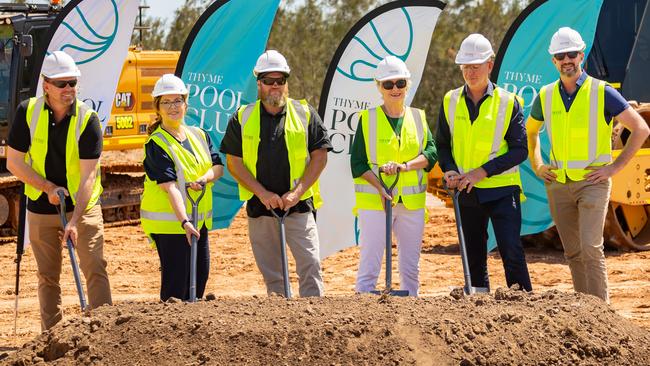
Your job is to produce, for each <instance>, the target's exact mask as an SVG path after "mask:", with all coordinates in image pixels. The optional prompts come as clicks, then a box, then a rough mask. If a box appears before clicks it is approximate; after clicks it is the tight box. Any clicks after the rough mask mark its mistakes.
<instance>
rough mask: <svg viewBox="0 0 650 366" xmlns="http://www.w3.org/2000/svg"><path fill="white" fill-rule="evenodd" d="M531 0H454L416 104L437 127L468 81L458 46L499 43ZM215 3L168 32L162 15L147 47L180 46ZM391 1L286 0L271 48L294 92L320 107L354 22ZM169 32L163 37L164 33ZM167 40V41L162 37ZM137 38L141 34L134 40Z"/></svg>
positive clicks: (193, 5)
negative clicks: (480, 40) (453, 93)
mask: <svg viewBox="0 0 650 366" xmlns="http://www.w3.org/2000/svg"><path fill="white" fill-rule="evenodd" d="M531 1H532V0H449V4H448V5H447V7H446V8H445V10H444V11H443V12H442V13H441V15H440V18H439V20H438V24H437V25H436V29H435V31H434V33H433V37H432V39H431V45H430V48H429V52H428V55H427V63H426V66H425V69H424V74H423V76H422V80H421V82H420V86H419V87H418V91H417V94H416V96H415V99H414V101H413V105H414V106H416V107H419V108H423V109H424V110H426V112H427V117H428V120H429V122H430V124H431V125H432V127H435V122H436V121H437V116H438V110H439V108H440V104H441V101H442V98H443V96H444V94H445V93H446V92H447V91H448V90H450V89H453V88H456V87H458V86H460V85H462V84H463V79H462V75H461V73H460V70H459V68H458V66H456V65H455V64H454V58H455V55H456V49H457V48H458V47H459V46H460V43H461V41H462V40H463V38H465V37H466V36H467V35H468V34H470V33H482V34H483V35H485V36H486V37H487V38H488V39H489V40H490V41H491V42H492V44H493V47H494V49H495V52H496V51H497V50H498V48H499V44H500V43H501V40H502V39H503V36H504V35H505V32H506V31H507V30H508V28H509V27H510V24H511V23H512V22H513V21H514V20H515V18H516V17H517V16H518V14H519V13H520V12H521V11H522V10H523V8H524V7H525V6H526V5H528V4H529V3H530V2H531ZM210 2H211V1H208V0H186V2H185V4H184V5H183V6H182V7H181V8H179V9H178V10H177V11H176V13H175V14H174V20H173V21H172V22H171V25H170V26H169V27H168V30H167V32H164V30H165V29H164V28H165V26H164V23H163V22H162V20H161V19H156V18H147V22H148V24H150V25H151V26H152V29H151V31H150V32H147V33H150V34H147V35H146V36H145V39H144V41H143V48H144V49H158V48H162V49H168V50H180V49H181V48H182V47H183V44H184V42H185V39H186V38H187V36H188V34H189V32H190V30H191V29H192V27H193V26H194V23H195V22H196V21H197V19H198V18H199V16H200V15H201V13H202V12H203V11H204V10H205V8H207V6H208V5H209V3H210ZM386 2H388V1H387V0H384V1H372V0H302V1H298V0H285V1H283V2H282V3H281V5H280V9H279V10H278V13H277V15H276V17H275V21H274V23H273V28H272V30H271V34H270V37H269V42H268V48H269V49H277V50H278V51H280V52H281V53H282V54H283V55H285V57H287V60H288V62H289V65H290V66H291V69H292V72H291V79H290V95H291V96H293V97H295V98H306V99H307V100H308V101H309V102H310V103H311V104H312V105H314V106H315V107H318V102H319V98H320V93H321V89H322V85H323V80H324V78H325V74H326V73H327V68H328V66H329V63H330V62H331V60H332V57H333V56H334V52H335V51H336V48H337V47H338V46H339V43H340V42H341V40H342V39H343V37H344V36H345V35H346V34H347V32H348V31H349V30H350V29H351V28H352V26H353V25H354V24H355V23H356V22H357V21H358V20H359V19H361V17H363V16H364V15H365V14H366V13H367V12H368V11H370V10H371V9H374V8H376V7H378V6H380V5H381V4H384V3H386ZM164 33H166V35H165V36H164V37H163V34H164ZM163 38H164V39H163ZM135 39H137V38H135Z"/></svg>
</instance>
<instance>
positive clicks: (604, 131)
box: [539, 76, 612, 183]
mask: <svg viewBox="0 0 650 366" xmlns="http://www.w3.org/2000/svg"><path fill="white" fill-rule="evenodd" d="M605 84H606V83H605V82H604V81H602V80H598V79H594V78H592V77H591V76H589V77H587V78H586V79H585V81H584V83H583V84H582V86H580V89H578V93H577V94H576V97H575V99H574V101H573V103H572V104H571V108H569V110H568V111H567V110H566V108H565V107H564V103H563V102H562V96H560V85H559V81H556V82H554V83H551V84H548V85H546V86H544V87H542V89H541V90H540V93H539V98H540V101H541V103H542V112H543V114H544V126H545V127H546V131H547V133H548V136H549V139H550V142H551V152H550V154H549V155H550V160H551V161H550V164H551V165H553V166H555V167H557V168H558V169H554V170H553V172H555V174H557V181H558V182H560V183H565V182H566V179H567V177H568V178H569V179H571V180H573V181H580V180H584V179H585V174H587V173H589V170H587V169H586V168H587V167H589V166H602V165H606V164H608V163H610V162H611V161H612V143H611V138H612V124H608V123H607V121H605V115H604V113H605Z"/></svg>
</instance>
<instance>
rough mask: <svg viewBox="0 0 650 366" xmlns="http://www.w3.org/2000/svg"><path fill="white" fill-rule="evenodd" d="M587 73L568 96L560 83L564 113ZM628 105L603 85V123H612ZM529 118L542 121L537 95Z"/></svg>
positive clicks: (542, 113)
mask: <svg viewBox="0 0 650 366" xmlns="http://www.w3.org/2000/svg"><path fill="white" fill-rule="evenodd" d="M587 76H589V75H587V73H586V72H585V71H583V72H582V74H581V75H580V77H579V78H578V80H576V90H575V91H574V92H573V93H572V94H569V93H568V92H567V91H566V89H565V88H564V85H562V82H560V97H562V102H563V103H564V108H565V109H566V111H567V112H568V111H569V108H571V104H573V101H574V100H575V97H576V95H577V94H578V91H579V90H580V87H581V86H582V84H584V82H585V80H587ZM629 106H630V104H629V103H628V102H627V100H625V98H623V96H622V95H621V93H619V92H618V91H617V90H616V89H614V88H612V86H611V85H609V84H606V85H605V113H604V115H605V121H607V123H608V124H609V123H610V122H611V121H612V118H613V117H616V116H618V115H619V114H621V112H623V111H624V110H626V109H627V108H628V107H629ZM530 116H531V117H533V118H534V119H536V120H538V121H543V120H544V112H543V111H542V101H541V100H540V99H539V95H537V96H536V97H535V100H534V101H533V107H532V108H531V110H530Z"/></svg>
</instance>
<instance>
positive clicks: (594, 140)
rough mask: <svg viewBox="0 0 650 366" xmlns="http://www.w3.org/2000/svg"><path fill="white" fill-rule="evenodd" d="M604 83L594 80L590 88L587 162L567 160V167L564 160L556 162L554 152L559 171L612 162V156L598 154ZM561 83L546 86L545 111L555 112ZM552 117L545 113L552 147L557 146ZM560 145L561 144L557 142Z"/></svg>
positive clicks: (553, 161) (545, 124)
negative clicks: (600, 90) (555, 101)
mask: <svg viewBox="0 0 650 366" xmlns="http://www.w3.org/2000/svg"><path fill="white" fill-rule="evenodd" d="M601 82H602V81H600V80H596V79H593V78H592V81H591V87H590V88H589V116H588V118H589V119H588V121H589V123H588V126H589V139H588V146H587V149H588V158H587V159H586V160H567V163H566V165H565V164H564V161H563V160H559V161H558V160H556V159H557V156H556V155H555V152H554V151H552V154H551V159H552V161H551V164H553V165H555V166H556V167H558V168H559V169H584V168H586V167H588V166H589V165H592V164H606V163H610V162H611V161H612V154H611V153H608V154H598V119H599V118H598V112H599V110H601V109H602V108H599V105H598V88H599V86H600V85H599V84H600V83H601ZM559 87H560V86H559V81H556V82H554V83H552V84H549V85H546V86H544V87H543V88H544V94H545V95H544V109H545V111H552V110H553V95H554V94H555V88H559ZM552 116H553V113H552V112H551V113H548V112H546V113H544V126H545V127H546V130H547V131H548V137H549V141H550V142H551V146H553V145H555V144H556V142H555V141H553V134H552V128H553V126H552V122H551V120H552ZM557 143H558V144H559V142H557Z"/></svg>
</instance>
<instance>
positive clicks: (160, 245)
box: [151, 225, 210, 301]
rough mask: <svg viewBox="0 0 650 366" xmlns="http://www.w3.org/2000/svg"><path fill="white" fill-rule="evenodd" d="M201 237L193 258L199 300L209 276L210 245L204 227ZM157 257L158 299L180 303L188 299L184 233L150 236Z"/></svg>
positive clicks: (186, 256)
mask: <svg viewBox="0 0 650 366" xmlns="http://www.w3.org/2000/svg"><path fill="white" fill-rule="evenodd" d="M199 233H200V234H201V236H200V238H199V240H198V245H197V247H196V249H197V256H196V257H197V259H196V297H197V298H199V299H200V298H202V297H203V292H204V291H205V285H206V283H207V282H208V274H209V273H210V246H209V245H208V229H207V228H206V227H205V225H204V226H203V227H202V228H201V231H200V232H199ZM151 237H152V238H153V240H154V241H155V242H156V249H158V256H159V257H160V267H161V268H162V269H161V280H160V299H161V300H162V301H166V300H167V299H169V298H170V297H175V298H178V299H181V300H189V298H190V245H189V244H188V243H187V237H186V236H185V234H152V235H151Z"/></svg>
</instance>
